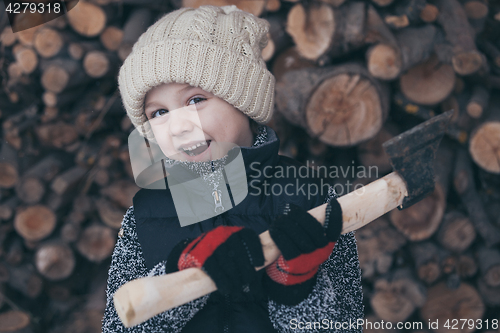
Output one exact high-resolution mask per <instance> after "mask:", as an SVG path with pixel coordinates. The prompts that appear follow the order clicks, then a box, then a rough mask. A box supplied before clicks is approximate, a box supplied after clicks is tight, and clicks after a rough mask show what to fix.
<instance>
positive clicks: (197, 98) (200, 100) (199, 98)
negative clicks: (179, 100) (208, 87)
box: [189, 97, 207, 104]
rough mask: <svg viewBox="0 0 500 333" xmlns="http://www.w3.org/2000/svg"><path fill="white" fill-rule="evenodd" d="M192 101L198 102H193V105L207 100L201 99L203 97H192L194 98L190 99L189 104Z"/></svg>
mask: <svg viewBox="0 0 500 333" xmlns="http://www.w3.org/2000/svg"><path fill="white" fill-rule="evenodd" d="M194 100H198V101H199V102H195V104H199V103H201V102H203V101H206V100H207V99H206V98H203V97H194V98H192V99H190V100H189V102H191V101H194Z"/></svg>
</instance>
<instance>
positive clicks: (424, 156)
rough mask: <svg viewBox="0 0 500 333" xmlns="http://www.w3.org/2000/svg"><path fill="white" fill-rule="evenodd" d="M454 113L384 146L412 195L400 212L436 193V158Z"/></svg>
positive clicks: (422, 125) (427, 123)
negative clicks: (433, 192) (434, 191)
mask: <svg viewBox="0 0 500 333" xmlns="http://www.w3.org/2000/svg"><path fill="white" fill-rule="evenodd" d="M452 114H453V110H450V111H447V112H445V113H442V114H440V115H438V116H435V117H433V118H431V119H429V120H427V121H426V122H423V123H422V124H420V125H418V126H415V127H413V128H412V129H409V130H408V131H406V132H403V133H401V134H399V135H398V136H396V137H394V138H392V139H391V140H389V141H386V142H384V144H383V145H382V146H383V147H384V150H385V152H386V153H387V155H389V158H390V159H391V165H392V167H393V169H394V171H397V172H398V173H399V175H400V176H401V177H402V178H403V180H404V181H405V182H406V188H407V190H408V196H406V197H405V198H404V199H403V203H402V204H401V206H400V207H398V208H399V209H404V208H407V207H409V206H411V205H413V204H414V203H417V202H418V201H420V200H422V199H423V198H424V197H425V196H426V195H428V194H429V193H431V192H432V191H433V190H434V159H435V156H436V151H437V149H438V147H439V143H440V142H441V139H442V138H443V135H444V133H445V131H446V129H447V127H448V124H449V121H450V118H451V116H452Z"/></svg>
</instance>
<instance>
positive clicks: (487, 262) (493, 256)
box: [476, 247, 500, 288]
mask: <svg viewBox="0 0 500 333" xmlns="http://www.w3.org/2000/svg"><path fill="white" fill-rule="evenodd" d="M476 256H477V260H478V262H479V268H480V270H481V275H482V279H483V281H484V282H485V283H486V284H487V285H488V286H490V287H493V288H497V287H500V252H499V251H498V249H493V248H491V249H490V248H486V247H481V248H479V249H478V250H477V252H476Z"/></svg>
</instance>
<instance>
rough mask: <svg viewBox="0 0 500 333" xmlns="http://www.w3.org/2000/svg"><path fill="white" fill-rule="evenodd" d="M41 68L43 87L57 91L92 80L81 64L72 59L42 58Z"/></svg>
mask: <svg viewBox="0 0 500 333" xmlns="http://www.w3.org/2000/svg"><path fill="white" fill-rule="evenodd" d="M40 68H41V70H42V76H41V83H42V86H43V88H45V90H48V91H52V92H55V93H60V92H61V91H63V90H65V89H69V88H72V87H75V86H78V85H85V84H86V83H87V82H89V81H90V78H89V77H88V76H87V75H86V73H85V71H84V70H83V68H82V66H81V64H80V63H78V62H77V61H75V60H72V59H62V58H61V59H54V60H42V61H41V62H40Z"/></svg>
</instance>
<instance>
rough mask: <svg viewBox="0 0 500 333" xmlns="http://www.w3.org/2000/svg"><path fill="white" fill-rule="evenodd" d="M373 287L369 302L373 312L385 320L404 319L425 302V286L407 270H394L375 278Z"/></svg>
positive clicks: (396, 320) (395, 320)
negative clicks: (387, 274)
mask: <svg viewBox="0 0 500 333" xmlns="http://www.w3.org/2000/svg"><path fill="white" fill-rule="evenodd" d="M374 287H375V293H374V295H373V297H372V298H371V299H370V304H371V306H372V308H373V311H374V312H375V314H376V315H377V316H378V317H379V318H380V319H383V320H386V321H390V322H398V321H404V320H406V319H408V317H410V315H411V314H412V313H413V312H414V311H415V309H417V308H419V307H421V306H422V305H423V304H424V303H425V299H426V292H425V288H424V287H423V286H422V285H421V284H420V283H419V282H418V281H416V280H415V279H414V278H413V276H412V274H411V272H410V271H408V270H404V269H399V270H396V271H394V272H392V273H391V274H390V275H389V276H386V277H384V278H381V279H379V280H377V281H376V282H375V284H374Z"/></svg>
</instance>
